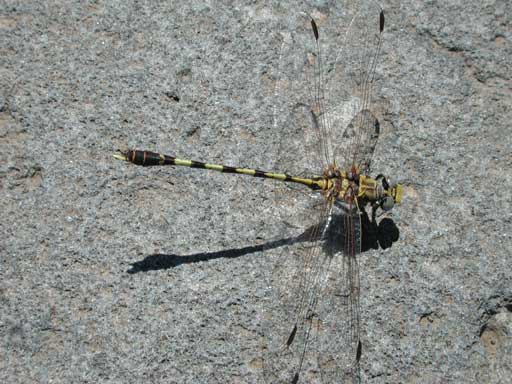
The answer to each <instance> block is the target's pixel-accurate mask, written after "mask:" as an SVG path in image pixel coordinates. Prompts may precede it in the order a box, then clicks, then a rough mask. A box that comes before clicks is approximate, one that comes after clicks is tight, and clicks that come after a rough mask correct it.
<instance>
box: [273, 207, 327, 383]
mask: <svg viewBox="0 0 512 384" xmlns="http://www.w3.org/2000/svg"><path fill="white" fill-rule="evenodd" d="M315 218H316V219H315V221H316V223H315V225H313V226H311V227H309V228H308V229H307V230H306V231H305V232H304V233H303V234H302V235H300V236H298V237H297V239H296V240H297V241H296V244H294V245H291V246H289V247H287V249H283V252H282V253H281V254H280V255H279V258H278V260H276V263H275V267H274V268H273V272H272V277H271V282H270V287H269V290H270V292H269V300H268V302H267V303H266V305H265V308H266V314H265V315H264V317H263V333H264V342H265V344H264V347H263V360H264V366H265V367H264V370H265V379H266V382H268V383H281V382H282V383H290V382H294V380H297V382H314V379H315V377H317V378H319V377H320V376H319V375H320V370H319V367H318V361H319V360H318V359H319V358H318V353H319V351H321V345H320V344H319V340H320V339H321V337H320V336H319V333H320V332H321V330H320V329H319V325H320V324H321V319H320V318H319V316H318V313H317V311H318V305H321V302H322V300H323V292H324V291H325V289H326V284H327V282H328V280H329V275H330V273H331V263H332V255H329V254H328V253H327V249H326V248H325V247H324V246H323V244H324V242H325V241H324V238H325V233H326V232H328V230H329V227H330V225H332V220H331V209H330V208H328V207H327V206H325V203H324V206H323V208H321V209H318V210H317V212H316V215H315Z"/></svg>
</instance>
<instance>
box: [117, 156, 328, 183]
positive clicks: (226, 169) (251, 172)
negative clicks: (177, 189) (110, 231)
mask: <svg viewBox="0 0 512 384" xmlns="http://www.w3.org/2000/svg"><path fill="white" fill-rule="evenodd" d="M114 157H115V158H116V159H118V160H124V161H129V162H130V163H133V164H136V165H142V166H143V167H149V166H157V165H160V166H162V165H176V166H183V167H190V168H201V169H209V170H212V171H217V172H223V173H235V174H239V175H248V176H253V177H262V178H268V179H274V180H281V181H287V182H292V183H300V184H304V185H307V186H308V187H310V188H312V189H325V188H326V187H327V182H326V180H324V179H323V178H302V177H296V176H290V175H287V174H285V173H273V172H266V171H260V170H258V169H251V168H236V167H230V166H227V165H219V164H209V163H203V162H200V161H194V160H184V159H178V158H176V157H174V156H169V155H164V154H161V153H156V152H150V151H142V150H132V149H129V150H127V151H126V152H121V151H119V152H117V153H115V154H114Z"/></svg>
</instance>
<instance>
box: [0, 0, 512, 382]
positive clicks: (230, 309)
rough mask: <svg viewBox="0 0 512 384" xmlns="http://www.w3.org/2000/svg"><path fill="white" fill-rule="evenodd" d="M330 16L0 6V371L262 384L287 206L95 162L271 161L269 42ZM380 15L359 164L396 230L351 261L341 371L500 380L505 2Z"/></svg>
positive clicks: (510, 53)
mask: <svg viewBox="0 0 512 384" xmlns="http://www.w3.org/2000/svg"><path fill="white" fill-rule="evenodd" d="M330 7H331V4H330V2H315V4H307V5H305V4H304V5H303V4H300V5H297V3H294V2H289V3H287V2H280V5H277V4H274V7H272V5H271V4H269V3H267V2H264V1H253V2H225V3H223V4H221V3H218V2H196V1H192V2H170V1H169V2H126V3H123V2H117V1H99V2H97V1H90V2H83V1H80V2H78V1H62V2H59V1H53V2H35V1H7V2H2V6H1V10H0V51H1V55H0V63H1V65H0V151H1V159H2V160H1V161H0V207H1V213H2V220H1V222H0V303H1V311H0V340H1V342H0V382H2V383H50V382H51V383H86V382H98V383H149V382H151V383H255V382H261V363H260V360H259V345H260V338H259V335H260V330H259V328H258V324H257V323H258V322H257V320H258V313H259V312H258V311H259V304H260V300H261V297H262V295H263V294H264V292H265V277H266V276H267V275H268V272H269V271H270V270H271V268H272V263H273V262H278V260H279V254H280V252H284V251H285V250H284V249H283V248H282V247H279V246H278V245H279V243H275V241H278V240H279V236H276V234H277V233H281V232H280V231H281V230H283V228H284V229H286V228H287V229H288V231H289V235H290V236H291V235H294V234H297V233H300V228H301V226H302V222H301V217H300V215H299V214H297V215H295V219H294V221H289V222H286V223H282V222H278V221H276V219H275V217H276V211H278V210H280V209H282V210H290V212H291V211H292V208H293V206H290V207H289V206H288V205H287V202H286V201H284V202H283V206H282V207H280V208H279V209H277V208H276V207H275V201H276V200H275V198H274V196H275V194H274V189H275V188H276V187H275V183H272V182H270V181H264V182H262V181H261V180H257V179H252V178H247V179H246V178H237V179H236V180H234V179H233V177H232V176H230V175H221V174H207V175H205V173H202V172H200V171H197V170H190V169H178V168H175V169H171V168H161V169H157V168H153V169H147V168H142V167H135V166H132V165H130V164H128V163H122V162H119V161H115V160H114V159H113V158H112V153H113V151H114V150H115V149H117V148H121V149H124V148H127V147H137V148H143V149H148V150H154V151H161V152H165V153H169V154H174V155H177V156H182V157H186V158H192V159H197V160H203V161H212V162H218V163H224V164H228V165H242V166H250V167H257V168H261V169H272V166H273V155H274V154H275V153H276V152H277V151H278V149H279V147H280V145H279V140H280V139H281V138H282V137H283V135H284V136H285V137H286V132H288V131H286V129H288V128H289V127H281V128H280V129H274V127H273V125H272V121H273V119H272V116H273V115H272V113H271V112H272V110H273V106H274V104H273V103H274V99H272V96H273V93H272V92H273V86H272V83H273V82H272V80H273V79H272V76H271V73H272V69H273V68H275V67H276V65H277V63H278V60H279V55H278V48H279V45H278V42H277V41H276V38H275V36H276V34H275V32H276V30H277V28H278V26H282V25H285V24H286V23H289V24H290V25H292V24H293V22H294V20H295V19H294V15H296V14H297V13H298V12H300V11H307V12H310V14H312V15H313V16H314V17H317V18H320V19H322V18H324V17H325V18H328V17H329V15H330ZM383 7H384V9H385V12H386V29H385V32H384V39H385V44H384V46H383V51H382V55H381V56H382V57H381V61H380V64H379V68H378V77H379V78H378V80H379V84H380V88H379V89H378V93H377V94H376V97H377V99H378V102H377V103H376V108H377V109H378V111H379V117H380V119H381V127H382V130H383V133H382V134H381V136H382V137H381V138H380V140H379V144H378V146H377V148H376V153H375V164H379V171H380V172H383V173H386V174H389V175H395V176H396V178H397V179H398V180H400V181H401V182H403V183H404V185H405V194H404V199H403V204H402V205H401V206H399V207H397V208H396V209H395V210H394V212H393V220H394V222H395V223H396V225H397V226H398V228H399V230H400V239H399V241H398V242H396V243H395V244H394V245H393V246H392V247H391V248H389V249H386V250H372V251H368V252H365V253H363V254H362V255H361V256H360V258H359V260H360V270H361V284H362V293H361V317H362V319H363V329H362V340H363V345H364V351H363V356H362V359H361V372H362V379H363V380H362V381H363V382H365V383H397V382H403V383H445V382H450V383H505V382H511V379H510V377H511V367H512V358H511V356H512V341H511V340H512V338H511V332H512V289H511V287H512V272H511V268H510V264H511V263H510V261H511V252H512V242H511V224H512V216H511V212H512V207H511V197H510V191H511V190H512V138H511V137H512V135H510V120H511V118H512V112H511V108H512V86H511V84H512V83H511V73H512V68H511V67H512V43H511V41H512V35H511V31H512V28H511V17H510V15H512V9H511V3H510V2H508V1H505V0H503V1H485V2H481V1H468V2H465V3H462V2H455V1H447V2H441V1H439V2H437V1H429V2H419V1H410V0H408V1H402V2H398V1H388V2H385V3H384V4H383ZM299 48H300V47H299ZM290 70H292V69H290ZM289 137H290V136H289ZM205 176H208V177H205ZM209 176H211V177H209ZM277 213H280V212H277ZM297 228H298V229H299V231H298V232H297ZM273 242H274V243H273Z"/></svg>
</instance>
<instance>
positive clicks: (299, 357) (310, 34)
mask: <svg viewBox="0 0 512 384" xmlns="http://www.w3.org/2000/svg"><path fill="white" fill-rule="evenodd" d="M355 5H356V6H354V7H339V8H336V9H332V10H329V12H330V13H322V12H319V11H318V10H315V9H310V10H306V11H307V12H305V13H301V14H299V15H297V16H295V17H291V18H288V19H287V20H286V22H285V23H284V24H283V25H282V29H281V30H280V31H279V33H278V39H279V65H278V67H277V68H275V71H274V81H275V92H274V97H275V104H274V109H273V121H274V124H273V128H274V129H275V130H278V131H279V132H281V134H282V139H281V140H280V143H279V154H278V156H277V158H276V160H275V163H274V166H275V168H276V169H279V170H280V171H282V172H287V173H290V174H297V175H301V176H308V177H312V176H321V175H322V174H323V173H324V172H325V170H326V169H327V168H328V167H329V166H330V165H332V164H336V165H337V166H340V168H342V169H344V170H349V169H350V167H351V166H352V165H355V166H358V167H360V170H361V173H363V174H365V173H368V172H369V171H370V164H371V157H372V155H373V151H374V149H375V146H376V143H377V140H378V135H379V122H378V120H377V118H376V117H375V115H374V114H373V113H372V112H371V104H372V99H371V94H372V89H373V82H374V76H375V65H376V61H377V56H378V53H379V51H380V45H381V17H380V14H381V9H380V7H379V6H378V5H376V4H375V3H373V2H369V5H368V4H367V5H361V4H360V3H356V4H355ZM326 12H327V11H326ZM311 15H313V17H314V18H315V20H314V21H313V20H312V17H311ZM292 188H293V187H290V186H282V187H280V189H281V193H280V194H279V197H278V199H279V200H280V203H279V205H278V206H281V207H283V206H286V204H287V203H289V204H290V206H293V207H294V208H293V209H283V210H279V212H278V213H277V214H278V215H280V216H281V217H280V219H281V220H283V221H285V222H290V223H293V224H294V225H297V226H298V227H301V228H306V230H305V231H304V232H303V233H301V234H300V235H298V236H296V237H294V238H293V242H291V243H290V245H288V246H286V247H284V248H283V249H282V250H281V252H280V254H279V255H278V257H277V258H276V259H275V260H274V268H273V269H272V273H271V276H270V280H269V283H268V287H269V295H268V297H267V300H266V301H265V303H264V304H263V305H262V308H264V309H263V311H262V317H261V321H262V326H263V327H262V329H263V330H262V334H263V338H262V339H263V341H262V355H263V367H264V378H265V382H266V383H295V382H297V383H339V382H343V383H352V382H354V383H355V382H359V377H360V373H359V359H360V357H361V353H362V344H361V340H360V314H359V296H360V282H359V265H358V260H357V257H356V256H357V254H358V253H360V251H361V236H362V228H361V213H360V212H359V210H358V207H357V206H356V205H355V204H352V203H344V202H343V203H341V202H340V203H339V204H338V203H335V204H331V203H329V202H327V201H326V200H325V198H324V197H323V196H320V195H318V196H317V197H318V199H317V200H316V201H315V202H314V203H311V204H309V205H308V204H306V203H302V202H303V199H304V198H305V197H308V198H311V193H312V192H311V191H305V192H306V193H307V195H308V196H305V195H304V196H301V195H299V194H294V191H293V189H292ZM300 191H301V193H302V192H304V189H300ZM283 200H285V201H283ZM281 203H282V204H281Z"/></svg>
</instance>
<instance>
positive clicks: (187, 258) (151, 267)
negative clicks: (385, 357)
mask: <svg viewBox="0 0 512 384" xmlns="http://www.w3.org/2000/svg"><path fill="white" fill-rule="evenodd" d="M333 220H334V223H333V224H335V225H334V226H335V227H337V228H339V229H340V230H341V233H344V228H343V227H344V221H343V218H342V217H341V216H339V217H338V216H335V217H334V219H333ZM323 224H324V223H320V227H323ZM316 228H317V226H312V227H310V228H308V229H306V230H305V231H304V232H303V233H302V234H300V235H298V236H295V237H289V238H284V239H279V240H274V241H269V242H267V243H264V244H261V245H254V246H248V247H243V248H234V249H227V250H222V251H217V252H201V253H196V254H192V255H176V254H161V253H157V254H153V255H149V256H146V257H145V258H144V259H143V260H141V261H136V262H134V263H132V265H131V268H130V269H129V270H128V271H127V272H128V273H129V274H134V273H139V272H147V271H156V270H160V269H170V268H174V267H177V266H179V265H182V264H189V263H197V262H202V261H208V260H213V259H220V258H224V259H232V258H236V257H242V256H245V255H249V254H251V253H256V252H262V251H266V250H269V249H274V248H279V247H282V246H284V245H291V244H295V243H304V242H310V241H314V240H318V236H317V237H316V238H315V236H314V234H315V233H316V232H318V231H316V230H315V229H316ZM361 232H362V239H361V252H366V251H368V250H370V249H378V248H379V246H380V248H383V249H386V248H389V247H391V246H392V245H393V243H394V242H395V241H397V240H398V238H399V230H398V227H397V226H396V224H395V223H394V221H393V220H391V219H390V218H384V219H382V220H381V221H380V222H379V223H378V224H377V223H376V221H375V220H370V219H369V217H368V215H367V214H366V212H364V213H363V214H362V215H361ZM328 236H329V235H328ZM327 243H330V242H329V241H328V242H327ZM337 243H338V244H340V243H342V242H340V241H338V242H337ZM328 246H329V249H330V252H332V251H340V249H336V247H332V246H331V245H328Z"/></svg>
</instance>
